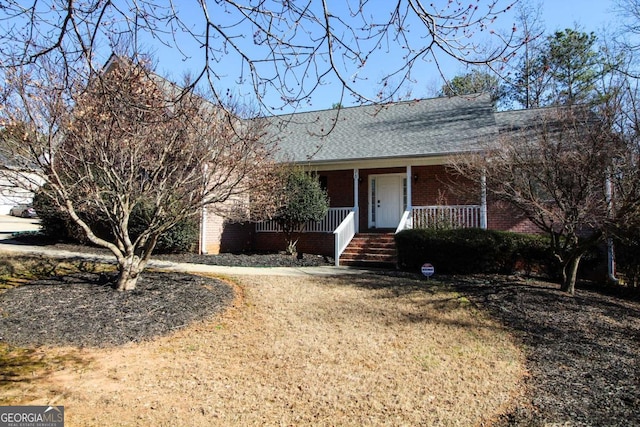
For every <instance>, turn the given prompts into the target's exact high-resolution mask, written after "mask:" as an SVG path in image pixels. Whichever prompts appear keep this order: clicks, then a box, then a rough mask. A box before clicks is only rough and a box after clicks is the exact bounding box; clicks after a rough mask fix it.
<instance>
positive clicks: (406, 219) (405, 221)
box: [395, 209, 413, 234]
mask: <svg viewBox="0 0 640 427" xmlns="http://www.w3.org/2000/svg"><path fill="white" fill-rule="evenodd" d="M411 212H412V211H411V209H407V210H406V211H404V213H403V214H402V218H400V224H398V228H396V232H395V234H398V233H399V232H401V231H402V230H405V229H407V228H413V224H412V223H413V217H412V215H411Z"/></svg>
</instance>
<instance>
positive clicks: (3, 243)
mask: <svg viewBox="0 0 640 427" xmlns="http://www.w3.org/2000/svg"><path fill="white" fill-rule="evenodd" d="M3 254H29V255H44V256H48V257H59V258H83V259H87V260H92V261H103V262H110V263H113V262H114V261H115V259H114V257H113V256H111V255H102V254H94V253H89V252H71V251H65V250H59V249H54V248H47V247H43V246H29V245H22V244H20V243H17V242H15V241H11V240H0V259H2V257H3ZM148 267H150V268H157V269H161V270H165V271H175V272H181V273H211V274H219V275H225V276H238V275H251V276H337V275H358V274H366V273H370V272H371V271H370V270H364V269H357V268H350V267H334V266H322V267H228V266H221V265H206V264H188V263H177V262H171V261H162V260H154V259H153V258H152V259H151V261H150V262H149V265H148Z"/></svg>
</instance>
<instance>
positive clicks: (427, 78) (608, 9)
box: [147, 0, 620, 112]
mask: <svg viewBox="0 0 640 427" xmlns="http://www.w3.org/2000/svg"><path fill="white" fill-rule="evenodd" d="M338 1H339V0H329V5H330V7H333V4H335V5H336V6H337V5H338V4H341V3H333V2H338ZM377 1H380V2H382V1H385V0H372V2H370V3H372V4H374V6H375V4H376V2H377ZM471 1H473V0H471ZM488 1H489V0H480V3H481V4H483V3H484V4H485V5H486V4H487V3H488ZM534 1H535V0H534ZM332 3H333V4H332ZM434 3H436V4H439V3H442V4H445V3H446V0H435V1H434ZM183 4H187V3H183ZM183 7H185V8H186V9H187V11H188V6H183ZM542 8H543V9H542V10H543V22H544V27H545V28H546V32H547V34H551V33H553V32H554V31H556V30H562V29H565V28H574V27H576V26H577V27H578V28H579V29H580V30H582V31H586V32H590V31H595V32H596V33H600V32H601V30H602V29H604V28H605V27H606V28H608V29H611V28H613V27H615V25H616V23H617V22H619V21H620V19H619V17H618V16H617V15H616V14H615V13H614V11H613V0H544V1H543V2H542ZM373 10H374V11H375V9H373ZM514 22H515V21H514V18H513V16H512V15H508V14H505V15H502V16H500V17H499V19H498V20H497V21H496V25H495V27H494V28H495V29H497V30H499V29H503V30H507V29H509V28H511V27H512V26H513V24H514ZM249 39H251V37H249ZM147 47H148V48H150V49H151V50H154V49H157V53H156V59H157V60H158V67H157V70H158V72H160V73H161V74H163V75H168V77H170V78H171V79H174V80H176V81H179V80H180V77H181V75H182V74H183V73H184V72H185V71H188V70H193V69H195V68H197V65H194V64H196V63H195V62H193V61H194V60H192V62H189V61H187V62H184V61H181V60H179V59H178V55H176V54H175V53H171V52H168V51H166V50H163V49H162V48H161V47H159V46H157V45H154V44H153V42H151V43H149V45H148V46H147ZM193 56H194V58H195V57H199V55H198V54H197V52H195V53H194V54H193ZM385 56H388V58H387V57H385ZM226 60H227V58H224V59H223V61H222V62H221V63H220V66H219V68H220V70H221V72H220V74H221V75H222V76H223V77H222V78H221V79H220V80H219V81H216V82H215V85H216V88H217V89H218V90H219V91H220V92H225V91H226V90H230V91H231V92H232V93H234V94H235V95H236V96H237V97H240V98H242V94H243V93H248V92H249V91H250V90H249V89H248V88H247V87H246V86H242V85H240V84H239V83H238V80H237V75H238V73H239V68H238V67H237V63H238V61H235V62H233V61H232V62H224V61H226ZM396 60H397V59H395V58H393V56H392V53H389V54H388V55H383V56H382V60H381V61H380V62H377V63H373V64H369V63H368V64H367V68H368V69H369V80H367V81H366V82H364V83H362V86H361V87H364V88H365V89H366V90H368V91H369V93H375V92H376V91H377V90H379V88H375V87H373V86H375V84H374V83H373V80H375V79H376V78H377V77H376V74H377V76H381V75H384V73H385V71H386V70H387V67H390V66H391V64H392V63H393V61H396ZM234 67H235V69H234ZM226 70H228V72H227V71H226ZM443 72H444V74H445V76H446V77H448V78H451V77H453V76H455V75H456V74H461V73H464V72H465V68H464V67H463V66H461V65H460V64H458V63H455V62H451V61H445V63H443ZM413 78H414V81H413V82H412V83H411V85H410V86H409V88H410V91H411V94H410V97H411V98H423V97H430V96H433V95H434V94H435V92H436V91H437V90H438V89H439V88H440V87H441V86H442V83H443V81H442V78H441V77H440V75H439V74H438V72H437V70H436V69H435V67H434V66H433V65H432V64H428V63H425V64H421V65H420V67H419V68H417V69H416V72H415V73H414V74H413ZM367 85H369V86H370V87H367ZM245 99H249V97H246V98H245ZM265 99H266V100H267V103H268V104H269V105H272V106H276V105H279V102H278V101H279V99H278V97H277V96H276V94H275V93H273V91H271V92H268V93H267V94H266V97H265ZM338 101H340V85H339V84H337V83H332V82H331V81H326V82H325V84H324V85H323V86H321V87H320V89H319V90H318V91H317V92H316V93H315V94H314V96H313V98H312V99H311V101H310V102H309V103H306V104H304V105H303V106H302V107H300V108H299V110H298V111H304V110H321V109H327V108H331V107H332V105H333V104H334V103H336V102H338ZM342 103H343V105H345V106H348V105H352V104H353V102H352V100H351V99H350V98H348V97H347V98H344V99H343V100H342ZM284 111H290V110H284ZM276 112H277V110H276Z"/></svg>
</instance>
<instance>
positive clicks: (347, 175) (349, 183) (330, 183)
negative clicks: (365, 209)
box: [318, 169, 353, 207]
mask: <svg viewBox="0 0 640 427" xmlns="http://www.w3.org/2000/svg"><path fill="white" fill-rule="evenodd" d="M318 175H320V177H324V178H325V179H326V182H327V195H328V196H329V205H330V206H331V207H345V206H353V170H352V169H349V170H341V171H327V172H320V173H319V174H318Z"/></svg>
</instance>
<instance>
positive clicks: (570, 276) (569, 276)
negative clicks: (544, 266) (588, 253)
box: [560, 254, 582, 295]
mask: <svg viewBox="0 0 640 427" xmlns="http://www.w3.org/2000/svg"><path fill="white" fill-rule="evenodd" d="M581 259H582V254H580V255H576V256H572V257H570V258H569V259H568V260H567V262H566V263H565V264H564V265H563V267H562V286H561V287H560V289H561V290H562V291H563V292H567V293H569V294H571V295H573V294H574V293H575V291H576V278H577V277H578V266H579V265H580V260H581Z"/></svg>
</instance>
